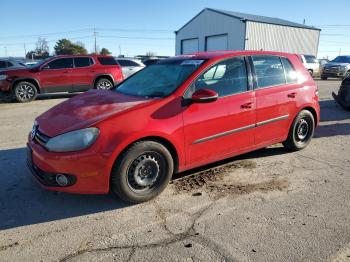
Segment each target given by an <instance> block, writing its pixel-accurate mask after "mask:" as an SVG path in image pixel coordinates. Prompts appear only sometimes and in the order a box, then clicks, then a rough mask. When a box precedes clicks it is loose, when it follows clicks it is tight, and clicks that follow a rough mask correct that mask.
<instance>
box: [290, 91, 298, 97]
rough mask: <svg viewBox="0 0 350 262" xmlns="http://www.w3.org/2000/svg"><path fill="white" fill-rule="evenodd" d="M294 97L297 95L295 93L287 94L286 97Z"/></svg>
mask: <svg viewBox="0 0 350 262" xmlns="http://www.w3.org/2000/svg"><path fill="white" fill-rule="evenodd" d="M296 96H297V93H295V92H293V93H289V94H288V97H290V98H295V97H296Z"/></svg>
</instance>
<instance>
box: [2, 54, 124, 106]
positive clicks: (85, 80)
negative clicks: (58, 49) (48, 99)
mask: <svg viewBox="0 0 350 262" xmlns="http://www.w3.org/2000/svg"><path fill="white" fill-rule="evenodd" d="M122 80H123V74H122V71H121V68H120V66H119V65H118V63H117V61H116V60H115V59H114V57H112V56H102V55H76V56H72V55H65V56H56V57H52V58H49V59H46V60H44V61H42V62H41V63H39V64H37V65H35V66H34V67H29V68H20V69H16V70H6V71H3V72H1V73H0V91H2V92H6V93H11V94H13V96H14V97H15V98H16V100H17V101H18V102H29V101H32V100H34V99H35V98H36V96H37V95H38V94H43V93H57V92H82V91H86V90H88V89H91V88H95V89H111V88H112V87H114V85H115V84H117V83H119V82H120V81H122Z"/></svg>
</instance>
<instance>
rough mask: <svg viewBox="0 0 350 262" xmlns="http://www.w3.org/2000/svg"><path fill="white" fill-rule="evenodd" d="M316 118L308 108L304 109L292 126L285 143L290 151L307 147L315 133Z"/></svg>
mask: <svg viewBox="0 0 350 262" xmlns="http://www.w3.org/2000/svg"><path fill="white" fill-rule="evenodd" d="M314 130H315V119H314V116H313V114H312V113H311V112H310V111H308V110H302V111H300V112H299V114H298V115H297V116H296V118H295V119H294V121H293V124H292V126H291V127H290V130H289V134H288V138H287V140H286V141H285V142H283V145H284V147H285V148H286V149H288V150H290V151H299V150H302V149H304V148H305V147H307V145H308V144H309V143H310V141H311V138H312V137H313V135H314Z"/></svg>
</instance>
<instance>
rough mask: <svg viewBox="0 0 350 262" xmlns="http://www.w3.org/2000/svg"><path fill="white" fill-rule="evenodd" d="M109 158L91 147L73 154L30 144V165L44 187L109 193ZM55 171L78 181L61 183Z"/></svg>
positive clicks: (28, 148)
mask: <svg viewBox="0 0 350 262" xmlns="http://www.w3.org/2000/svg"><path fill="white" fill-rule="evenodd" d="M107 161H108V159H107V158H105V157H104V156H102V155H100V154H97V153H96V152H94V151H93V150H92V149H86V150H83V151H80V152H72V153H53V152H48V151H47V150H46V149H45V148H43V147H42V146H41V145H40V144H38V143H37V142H35V141H33V140H31V139H30V138H29V141H28V143H27V165H28V168H29V169H30V171H31V173H32V174H33V176H34V177H35V179H36V180H37V181H38V182H39V184H40V185H41V186H43V187H44V188H45V189H48V190H53V191H61V192H68V193H78V194H105V193H108V192H109V174H108V173H107V172H106V171H105V170H106V168H105V167H106V163H107ZM56 174H68V175H70V176H71V177H73V178H74V180H75V181H73V183H71V185H70V186H66V187H60V186H58V184H57V182H56V180H55V178H56Z"/></svg>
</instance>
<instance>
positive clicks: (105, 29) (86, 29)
mask: <svg viewBox="0 0 350 262" xmlns="http://www.w3.org/2000/svg"><path fill="white" fill-rule="evenodd" d="M95 31H119V32H139V33H140V32H143V33H173V31H172V30H164V29H137V28H136V29H135V28H130V29H125V28H83V29H77V30H69V31H60V32H49V33H40V34H30V35H29V34H28V35H12V36H0V39H16V38H33V37H47V36H53V35H67V34H77V33H86V32H91V33H93V32H95Z"/></svg>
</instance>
